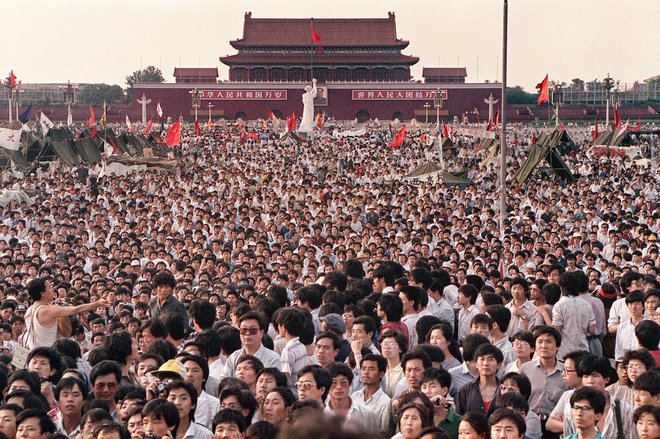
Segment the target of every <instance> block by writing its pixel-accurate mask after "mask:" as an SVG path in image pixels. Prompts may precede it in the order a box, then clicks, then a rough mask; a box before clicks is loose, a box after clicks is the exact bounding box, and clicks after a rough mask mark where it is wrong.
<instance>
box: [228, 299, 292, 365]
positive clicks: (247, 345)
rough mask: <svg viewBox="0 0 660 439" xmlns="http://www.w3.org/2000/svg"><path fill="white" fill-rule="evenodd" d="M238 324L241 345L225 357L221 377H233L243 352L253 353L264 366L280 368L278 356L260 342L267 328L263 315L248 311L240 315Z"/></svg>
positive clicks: (280, 363) (280, 362)
mask: <svg viewBox="0 0 660 439" xmlns="http://www.w3.org/2000/svg"><path fill="white" fill-rule="evenodd" d="M238 325H239V331H240V334H241V344H242V346H243V347H242V348H241V349H239V350H237V351H234V352H233V353H232V354H231V355H230V356H229V358H227V362H226V363H225V367H224V370H223V373H222V375H223V378H224V377H232V378H233V377H234V373H235V372H236V361H237V360H238V358H239V357H240V356H241V355H245V354H248V355H253V356H255V357H256V358H258V359H259V361H261V363H262V364H263V365H264V367H275V368H277V369H282V361H281V359H280V356H279V355H277V353H276V352H274V351H272V350H270V349H268V348H267V347H266V346H264V345H263V344H262V343H261V340H262V339H263V337H264V334H265V333H266V330H267V329H268V324H267V322H266V319H265V317H264V316H263V315H262V314H261V313H259V312H257V311H250V312H247V313H245V314H243V315H242V316H241V318H240V319H239V320H238Z"/></svg>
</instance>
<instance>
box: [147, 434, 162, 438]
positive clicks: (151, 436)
mask: <svg viewBox="0 0 660 439" xmlns="http://www.w3.org/2000/svg"><path fill="white" fill-rule="evenodd" d="M144 439H160V438H159V437H158V436H156V435H155V434H153V433H148V434H145V435H144Z"/></svg>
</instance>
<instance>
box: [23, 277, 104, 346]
mask: <svg viewBox="0 0 660 439" xmlns="http://www.w3.org/2000/svg"><path fill="white" fill-rule="evenodd" d="M27 289H28V294H29V295H30V297H31V298H32V300H34V302H33V303H32V305H31V306H30V307H29V308H28V310H27V312H26V313H25V332H24V333H23V335H21V336H20V337H19V342H20V344H21V345H22V346H23V347H25V348H27V349H30V350H32V349H34V348H37V347H41V346H46V347H50V346H52V345H53V343H55V340H57V319H58V318H60V317H67V318H68V317H69V316H71V315H73V314H79V313H81V312H86V311H91V310H93V309H96V308H98V307H108V306H109V304H108V302H107V301H106V300H105V299H99V300H97V301H96V302H92V303H86V304H84V305H78V306H60V305H55V304H51V302H52V301H53V299H54V298H55V292H54V291H53V285H52V283H51V281H50V280H48V279H46V278H42V277H38V278H36V279H34V280H33V281H31V282H30V283H29V284H28V286H27Z"/></svg>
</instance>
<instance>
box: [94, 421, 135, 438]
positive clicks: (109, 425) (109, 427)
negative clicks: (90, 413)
mask: <svg viewBox="0 0 660 439" xmlns="http://www.w3.org/2000/svg"><path fill="white" fill-rule="evenodd" d="M102 432H105V433H112V432H117V434H119V439H131V434H130V433H129V432H128V429H126V427H125V426H123V425H122V424H120V423H118V422H102V423H101V424H99V425H98V426H97V427H96V428H95V429H94V433H93V434H92V437H94V438H97V437H98V435H99V434H100V433H102Z"/></svg>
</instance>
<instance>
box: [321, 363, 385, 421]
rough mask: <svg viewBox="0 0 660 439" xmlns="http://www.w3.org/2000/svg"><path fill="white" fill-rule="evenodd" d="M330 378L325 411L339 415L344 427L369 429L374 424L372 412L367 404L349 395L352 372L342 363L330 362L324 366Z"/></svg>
mask: <svg viewBox="0 0 660 439" xmlns="http://www.w3.org/2000/svg"><path fill="white" fill-rule="evenodd" d="M325 369H326V370H327V371H328V372H329V373H330V377H331V378H332V384H331V385H330V392H329V393H328V400H327V402H326V405H325V412H326V413H328V414H331V415H336V416H339V417H340V418H342V419H343V420H344V422H343V424H344V426H346V427H354V428H355V429H359V430H371V429H373V426H374V425H375V424H374V421H375V419H374V416H375V415H374V412H373V411H372V410H371V409H370V408H368V407H367V406H365V405H363V404H361V403H359V402H358V401H357V400H355V399H353V398H351V397H350V396H349V391H350V388H351V382H352V381H353V372H351V369H350V368H349V367H348V366H347V365H345V364H344V363H339V362H335V363H331V364H329V365H327V366H326V368H325Z"/></svg>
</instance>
